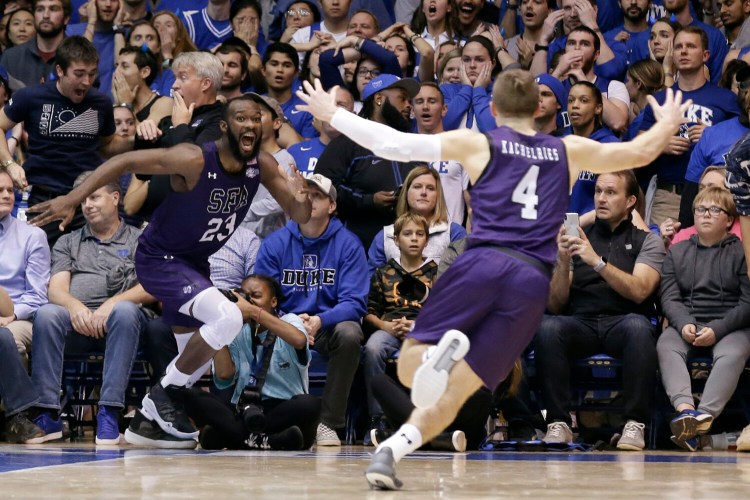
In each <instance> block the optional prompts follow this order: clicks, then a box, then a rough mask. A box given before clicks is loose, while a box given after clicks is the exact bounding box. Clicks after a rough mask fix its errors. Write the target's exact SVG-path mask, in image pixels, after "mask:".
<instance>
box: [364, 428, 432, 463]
mask: <svg viewBox="0 0 750 500" xmlns="http://www.w3.org/2000/svg"><path fill="white" fill-rule="evenodd" d="M420 446H422V432H421V431H420V430H419V429H418V428H417V427H416V426H415V425H412V424H404V425H402V426H401V428H400V429H399V430H397V431H396V433H395V434H394V435H393V436H391V437H389V438H388V439H386V440H385V441H383V442H382V443H380V446H378V449H377V450H375V453H377V452H378V451H380V449H381V448H384V447H388V448H390V449H391V451H393V459H394V460H395V461H396V462H397V463H398V462H399V461H400V460H401V459H402V458H404V457H405V456H406V455H408V454H409V453H411V452H412V451H414V450H416V449H417V448H419V447H420Z"/></svg>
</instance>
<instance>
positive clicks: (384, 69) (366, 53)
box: [319, 35, 403, 113]
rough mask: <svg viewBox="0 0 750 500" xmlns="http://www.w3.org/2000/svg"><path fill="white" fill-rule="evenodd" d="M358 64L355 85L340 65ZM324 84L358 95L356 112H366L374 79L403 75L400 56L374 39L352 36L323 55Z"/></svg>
mask: <svg viewBox="0 0 750 500" xmlns="http://www.w3.org/2000/svg"><path fill="white" fill-rule="evenodd" d="M352 61H356V63H357V64H356V66H355V67H354V75H353V78H352V81H351V82H347V81H345V80H344V77H342V76H341V72H340V71H339V66H341V65H342V64H346V63H349V62H352ZM319 64H320V82H321V83H322V84H323V87H324V88H326V89H329V88H331V87H333V86H335V85H340V86H342V87H345V88H348V89H349V91H350V92H351V93H352V95H353V96H354V112H355V113H358V112H359V110H360V109H362V102H361V95H362V90H363V89H364V88H365V85H367V84H368V83H369V81H370V80H372V79H373V78H376V77H378V76H380V75H381V74H383V73H387V74H389V75H396V76H398V77H401V76H403V75H402V73H401V65H400V64H399V61H398V58H397V57H396V55H395V54H394V53H393V52H391V51H389V50H387V49H385V48H383V47H381V46H380V45H379V44H377V43H376V42H374V41H372V40H367V39H365V38H360V37H358V36H355V35H350V36H347V37H346V38H344V39H343V40H341V41H340V42H339V43H338V44H337V45H336V48H333V49H329V50H326V51H324V52H322V53H321V54H320V62H319Z"/></svg>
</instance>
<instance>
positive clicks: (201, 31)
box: [181, 0, 232, 50]
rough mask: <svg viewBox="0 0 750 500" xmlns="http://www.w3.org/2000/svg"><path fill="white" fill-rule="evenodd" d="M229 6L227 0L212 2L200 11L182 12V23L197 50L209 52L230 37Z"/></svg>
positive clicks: (214, 0)
mask: <svg viewBox="0 0 750 500" xmlns="http://www.w3.org/2000/svg"><path fill="white" fill-rule="evenodd" d="M230 4H231V2H230V1H229V0H212V1H210V2H208V5H206V7H205V8H203V9H201V10H184V11H183V12H182V16H181V17H182V21H183V22H184V23H185V27H186V28H187V30H188V33H189V34H190V38H191V39H192V40H193V42H195V46H196V47H198V49H200V50H211V49H213V48H214V47H216V46H217V45H219V44H221V42H223V41H224V40H226V39H227V38H229V37H230V36H232V25H231V23H230V22H229V9H230V7H231V5H230ZM204 5H205V4H204Z"/></svg>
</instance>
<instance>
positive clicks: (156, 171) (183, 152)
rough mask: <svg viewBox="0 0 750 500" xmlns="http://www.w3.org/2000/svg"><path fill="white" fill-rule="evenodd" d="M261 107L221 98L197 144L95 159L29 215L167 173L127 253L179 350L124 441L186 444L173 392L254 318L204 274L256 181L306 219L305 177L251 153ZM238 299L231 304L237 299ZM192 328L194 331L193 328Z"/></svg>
mask: <svg viewBox="0 0 750 500" xmlns="http://www.w3.org/2000/svg"><path fill="white" fill-rule="evenodd" d="M260 121H261V114H260V108H259V107H258V104H257V103H256V102H255V101H254V100H253V99H252V98H250V97H248V96H240V97H237V98H234V99H232V100H230V101H229V102H228V103H227V104H226V106H225V107H224V116H223V120H222V122H221V125H220V126H221V130H222V137H221V139H219V140H218V141H217V142H209V143H206V144H204V145H202V146H200V147H199V146H195V145H193V144H181V145H178V146H175V147H173V148H170V149H152V150H142V151H133V152H130V153H126V154H123V155H120V156H116V157H114V158H112V159H111V160H109V161H107V162H106V163H104V164H103V165H101V166H100V167H99V168H98V169H96V171H94V174H93V175H91V177H89V178H88V179H87V180H86V181H85V182H84V183H83V184H82V185H81V186H79V187H78V188H76V189H74V190H73V191H71V192H70V193H69V194H67V195H65V196H60V197H58V198H55V199H53V200H50V201H48V202H45V203H42V204H39V205H37V206H36V207H34V208H35V210H37V211H39V212H41V213H40V215H39V216H37V217H36V218H35V219H33V220H32V221H31V222H32V223H33V224H35V225H44V224H46V223H48V222H51V221H53V220H60V219H62V220H63V222H62V224H61V226H65V225H67V224H68V222H69V221H70V220H71V217H72V215H73V212H74V208H75V207H76V206H77V205H79V204H80V203H81V202H82V201H83V200H84V199H85V198H86V196H88V195H89V194H90V193H92V192H94V191H95V190H96V189H98V188H99V187H100V186H103V185H105V184H106V183H108V182H111V181H112V180H115V179H118V178H119V177H120V176H121V175H122V174H124V173H126V172H128V173H140V174H153V175H170V176H171V184H172V192H171V193H169V195H168V197H167V198H166V200H165V201H164V202H163V203H162V204H161V205H160V206H159V208H158V209H157V210H156V211H155V212H154V215H153V217H152V219H151V223H150V224H149V225H148V226H147V227H146V229H145V230H144V231H143V234H142V235H141V237H140V240H139V243H138V249H137V253H136V272H137V275H138V280H139V281H140V283H141V284H142V285H143V287H144V288H145V289H146V291H148V292H149V293H150V294H152V295H153V296H154V297H156V299H157V300H159V301H161V302H162V304H163V318H164V321H165V322H167V324H171V325H173V326H174V331H175V333H182V334H185V335H177V336H176V337H177V343H178V346H179V347H180V354H178V356H177V357H176V358H175V359H174V360H173V361H172V363H171V364H170V365H169V367H168V368H167V370H166V374H165V375H164V378H163V379H162V380H161V382H160V383H159V384H156V385H155V386H154V387H153V388H152V389H151V391H150V392H149V394H148V395H146V397H145V398H144V399H143V408H142V410H141V412H140V414H139V415H137V416H136V418H134V419H133V423H132V424H131V426H130V428H129V429H128V431H127V432H126V433H125V438H126V440H128V441H129V442H131V443H133V444H141V445H151V446H158V447H170V448H186V447H195V444H196V441H195V438H196V437H197V436H198V431H196V429H195V427H193V425H192V424H191V423H190V421H189V420H188V418H187V415H186V414H185V413H184V409H183V408H182V405H181V404H180V399H181V398H180V393H181V391H182V390H183V388H184V387H186V386H190V385H192V383H194V382H195V381H196V380H197V379H198V378H200V376H201V375H202V374H204V373H205V372H206V370H207V368H208V365H209V363H210V360H211V359H212V358H213V356H214V354H216V352H217V351H218V350H219V349H221V348H222V347H224V346H226V345H229V344H230V343H231V342H232V340H233V339H234V337H235V336H236V335H237V334H238V333H239V332H240V330H241V329H242V323H243V313H242V312H241V309H242V311H243V312H245V314H246V315H250V316H251V317H253V318H255V319H256V320H257V321H260V322H262V318H261V316H262V314H268V313H263V312H262V310H261V309H260V308H258V307H256V306H255V305H254V304H251V303H249V302H246V301H244V300H242V299H240V298H239V297H237V301H238V303H237V304H234V303H232V302H231V301H230V300H229V299H228V298H227V297H226V296H224V295H223V294H222V292H220V291H219V290H218V289H216V288H215V287H214V286H213V285H212V284H211V281H210V280H209V265H208V257H209V256H210V255H212V254H213V253H215V252H216V251H217V250H218V249H219V248H221V247H222V246H223V245H224V243H226V242H227V241H228V240H229V237H230V236H231V235H232V233H233V232H234V230H235V228H236V227H237V226H238V225H239V223H240V222H242V220H243V219H244V217H245V214H246V213H247V211H248V209H249V207H250V203H251V202H252V199H253V196H254V195H255V192H256V191H257V189H258V185H259V184H260V183H261V182H262V183H263V185H264V186H265V187H266V188H267V189H268V190H269V191H270V192H271V194H272V195H273V196H274V198H276V200H277V201H278V202H279V204H280V205H281V207H282V208H283V209H284V210H285V211H286V213H288V214H290V215H291V217H292V218H293V219H294V220H295V221H297V222H299V223H304V222H306V221H307V220H308V219H309V218H310V209H311V206H310V201H309V199H308V196H307V183H306V182H305V180H304V178H303V177H302V176H301V175H300V174H299V173H298V172H295V173H294V175H293V176H292V177H288V176H287V175H286V173H284V171H283V170H281V169H280V168H279V166H278V164H277V163H276V160H274V159H273V157H272V156H270V155H269V154H266V153H263V152H259V145H260V142H261V125H260ZM238 306H239V307H238ZM196 330H197V331H198V335H194V334H193V333H195V331H196ZM154 423H155V424H157V425H153V424H154Z"/></svg>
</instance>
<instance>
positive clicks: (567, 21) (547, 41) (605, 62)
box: [531, 0, 627, 81]
mask: <svg viewBox="0 0 750 500" xmlns="http://www.w3.org/2000/svg"><path fill="white" fill-rule="evenodd" d="M562 11H563V29H564V34H562V35H560V36H558V38H555V36H556V35H557V33H555V32H554V31H552V30H550V29H549V25H547V26H545V28H543V31H542V40H543V42H540V43H539V44H537V45H536V54H535V55H534V59H533V61H532V64H531V72H532V73H534V74H537V75H538V74H541V73H547V68H549V67H550V66H551V62H552V57H553V56H554V55H555V54H556V53H557V52H560V51H564V50H565V48H566V47H567V45H568V34H570V33H571V32H572V31H573V30H574V29H576V28H577V27H579V26H585V27H587V28H590V29H591V30H592V31H594V33H596V36H597V38H599V43H598V45H599V55H598V56H597V57H596V60H595V65H594V72H595V73H596V74H597V75H598V76H601V77H603V78H606V79H607V80H620V81H622V80H624V79H625V78H624V75H625V70H626V68H627V57H626V52H627V48H626V47H625V45H624V44H622V43H620V42H618V41H617V40H615V39H614V38H609V37H605V36H604V35H602V30H601V29H600V28H599V24H598V23H597V6H596V5H593V4H592V1H591V0H562ZM545 50H546V53H545ZM545 54H546V61H545V58H544V56H545ZM545 63H546V64H545Z"/></svg>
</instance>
